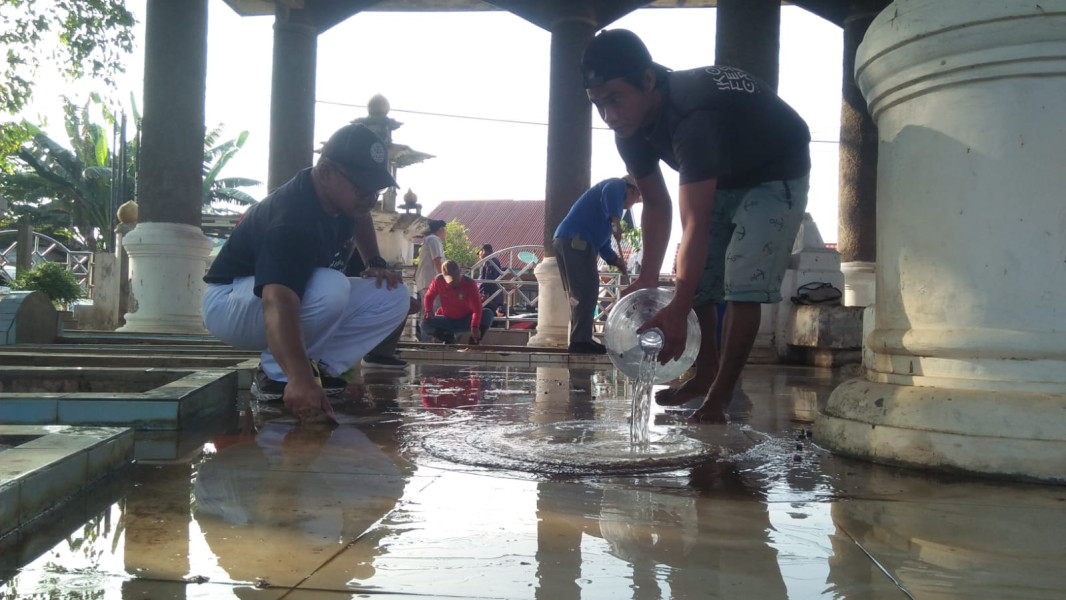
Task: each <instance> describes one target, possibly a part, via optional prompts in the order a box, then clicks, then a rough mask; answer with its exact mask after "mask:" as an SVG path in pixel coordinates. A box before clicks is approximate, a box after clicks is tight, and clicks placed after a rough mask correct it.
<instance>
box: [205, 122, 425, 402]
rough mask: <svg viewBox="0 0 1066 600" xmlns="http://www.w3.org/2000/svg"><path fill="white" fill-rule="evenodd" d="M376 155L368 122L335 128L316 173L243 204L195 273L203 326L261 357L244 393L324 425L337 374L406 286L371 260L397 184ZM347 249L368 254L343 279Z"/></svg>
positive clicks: (387, 328)
mask: <svg viewBox="0 0 1066 600" xmlns="http://www.w3.org/2000/svg"><path fill="white" fill-rule="evenodd" d="M386 158H387V156H386V150H385V146H384V144H382V142H381V140H380V139H378V137H377V136H376V135H374V133H373V132H371V131H370V130H369V129H367V128H366V127H364V126H362V125H348V126H346V127H343V128H341V129H339V130H338V131H337V132H336V133H334V134H333V135H332V136H331V137H330V139H329V141H327V142H326V144H325V146H323V148H322V154H321V158H320V159H319V160H318V163H316V164H315V166H314V167H312V168H309V169H304V170H303V171H300V172H299V173H297V174H296V176H295V177H293V178H292V179H291V180H289V181H288V182H287V183H285V184H284V185H282V186H281V187H279V188H278V189H277V190H274V191H273V192H272V193H271V194H270V195H269V196H267V197H266V199H264V200H263V201H262V202H259V203H258V204H256V205H255V206H253V207H251V208H250V209H248V212H246V213H245V214H244V217H242V218H241V221H240V222H239V223H238V224H237V227H236V228H234V230H233V233H232V235H230V238H229V240H227V241H226V244H225V245H224V246H223V247H222V250H221V251H220V252H219V254H218V257H217V258H215V260H214V262H213V263H212V264H211V268H210V269H209V270H208V272H207V275H206V276H205V277H204V281H205V282H207V284H208V286H207V290H206V292H205V293H204V299H203V313H204V324H205V325H206V326H207V329H208V330H210V331H211V333H213V334H215V335H216V336H218V337H219V339H221V340H222V341H224V342H226V343H227V344H230V345H232V346H234V347H237V348H247V349H253V350H261V351H262V355H261V361H260V365H259V368H258V369H257V370H256V375H255V378H254V380H253V383H252V393H253V395H255V396H256V398H258V399H260V400H278V399H281V400H283V401H284V403H285V407H286V408H287V409H288V410H290V411H291V412H292V413H293V414H295V415H297V416H298V417H300V418H301V419H316V418H322V417H323V416H325V417H328V418H333V409H332V408H331V407H330V404H329V400H327V394H334V393H340V392H341V391H343V389H344V387H345V385H346V382H345V381H344V380H343V379H339V378H338V377H337V376H338V375H340V374H342V373H344V372H345V371H347V370H348V369H349V368H351V367H352V366H353V365H354V364H356V363H357V362H359V360H360V359H361V358H362V357H363V355H365V354H366V353H367V352H368V351H369V350H370V349H371V348H373V347H374V346H376V345H377V344H378V343H379V342H381V341H382V340H383V339H384V338H385V337H386V336H387V335H388V334H389V333H390V332H392V331H393V330H395V329H396V328H397V326H398V325H399V324H400V322H401V321H402V320H403V319H404V317H405V316H406V315H407V310H408V307H409V305H410V302H409V294H408V291H407V288H406V287H405V286H404V285H403V284H402V283H401V281H400V275H399V273H396V272H393V271H390V270H389V269H388V268H387V267H388V265H387V264H386V263H385V261H384V259H382V258H381V256H380V255H379V253H378V244H377V236H376V234H375V232H374V222H373V220H372V218H371V216H370V209H371V208H372V207H373V206H374V204H375V203H377V198H378V193H379V192H380V191H381V190H382V189H384V188H387V187H390V186H395V185H396V181H395V180H394V179H393V178H392V176H391V175H390V174H389V172H388V170H387V168H386ZM356 249H358V251H359V253H360V255H361V256H369V257H371V258H370V260H368V261H367V263H368V265H367V267H368V268H367V269H365V270H364V271H363V274H362V278H349V277H346V276H345V274H344V272H343V270H344V267H345V264H346V263H347V261H348V258H349V256H350V255H351V254H352V252H353V251H354V250H356ZM382 283H385V284H386V285H384V286H383V285H382Z"/></svg>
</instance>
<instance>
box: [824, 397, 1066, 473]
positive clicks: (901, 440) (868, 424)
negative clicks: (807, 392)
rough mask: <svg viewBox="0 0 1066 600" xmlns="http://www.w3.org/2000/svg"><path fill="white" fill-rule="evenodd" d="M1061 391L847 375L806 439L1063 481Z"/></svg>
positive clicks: (870, 454) (906, 460)
mask: <svg viewBox="0 0 1066 600" xmlns="http://www.w3.org/2000/svg"><path fill="white" fill-rule="evenodd" d="M1064 431H1066V394H1062V393H1057V394H1047V393H1038V392H1022V391H997V392H996V393H994V394H990V393H988V392H987V391H983V390H962V389H953V388H938V387H914V386H907V385H893V384H888V383H874V382H871V381H867V380H865V379H853V380H851V381H848V382H846V383H844V384H843V385H841V386H840V387H838V388H837V389H836V390H834V391H833V393H832V395H831V396H830V397H829V400H828V402H827V404H826V407H825V409H824V412H823V414H821V415H819V417H818V419H817V420H816V421H815V425H814V440H815V442H816V443H818V444H819V445H821V446H823V447H825V448H827V449H829V450H832V451H833V452H838V453H840V454H844V455H848V456H853V457H856V458H861V459H865V460H870V461H874V462H883V463H889V464H898V465H904V466H916V467H925V468H934V469H943V470H958V471H965V472H969V473H976V474H981V475H991V476H997V477H1008V478H1012V479H1023V480H1035V481H1043V482H1049V483H1066V437H1064V436H1063V434H1062V432H1064Z"/></svg>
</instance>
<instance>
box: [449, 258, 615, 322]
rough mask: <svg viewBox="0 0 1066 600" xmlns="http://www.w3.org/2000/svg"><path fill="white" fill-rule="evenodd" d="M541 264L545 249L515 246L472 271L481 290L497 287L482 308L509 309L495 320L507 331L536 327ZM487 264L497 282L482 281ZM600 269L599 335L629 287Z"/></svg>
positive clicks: (492, 280) (474, 267)
mask: <svg viewBox="0 0 1066 600" xmlns="http://www.w3.org/2000/svg"><path fill="white" fill-rule="evenodd" d="M494 258H495V259H497V260H498V261H499V266H497V265H496V262H495V261H493V260H492V259H494ZM542 260H544V248H543V247H541V246H513V247H511V248H504V249H503V250H497V251H496V252H493V253H492V254H490V255H489V256H486V257H485V258H484V259H482V260H480V261H478V262H476V263H475V264H474V266H472V267H471V268H470V272H469V274H470V278H471V279H473V280H474V281H476V282H477V283H478V285H479V286H480V285H481V284H483V283H484V284H490V285H491V284H495V285H496V288H495V289H493V290H491V291H490V293H489V295H488V297H486V298H484V299H483V305H484V306H495V305H496V304H502V305H503V306H504V307H506V313H505V315H504V316H497V317H496V319H497V321H502V322H503V323H504V327H505V328H507V329H513V328H516V326H518V327H521V325H520V324H524V323H530V322H532V326H534V327H535V326H536V320H537V304H538V300H539V298H538V289H537V280H536V278H535V277H534V276H533V269H534V267H536V266H537V264H538V263H539V262H540V261H542ZM486 263H490V264H491V265H492V266H490V267H489V269H490V273H488V274H489V275H496V277H495V278H488V277H486V278H482V277H481V267H482V266H483V265H485V264H486ZM599 265H600V269H601V270H600V273H599V275H600V292H599V306H598V307H597V310H596V321H595V327H596V329H597V330H598V331H600V330H602V328H603V324H604V323H605V322H606V321H607V312H608V310H609V309H610V308H611V306H613V305H614V303H615V302H616V301H617V300H618V295H619V293H620V292H621V291H622V290H623V289H625V287H626V286H627V285H629V284H628V282H627V281H623V278H622V275H621V273H618V272H616V271H605V270H603V269H604V267H605V265H604V263H603V261H602V260H600V261H599ZM490 289H491V288H490Z"/></svg>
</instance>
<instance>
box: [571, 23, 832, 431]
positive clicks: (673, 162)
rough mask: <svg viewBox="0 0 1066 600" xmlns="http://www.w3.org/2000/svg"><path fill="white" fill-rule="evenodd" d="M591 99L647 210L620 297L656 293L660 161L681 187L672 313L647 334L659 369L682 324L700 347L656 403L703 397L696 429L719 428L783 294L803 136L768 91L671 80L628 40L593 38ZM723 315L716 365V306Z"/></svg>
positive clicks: (712, 71) (803, 202)
mask: <svg viewBox="0 0 1066 600" xmlns="http://www.w3.org/2000/svg"><path fill="white" fill-rule="evenodd" d="M581 72H582V76H583V78H584V84H585V89H586V91H587V94H588V97H589V100H591V101H592V103H593V104H594V105H595V106H596V109H597V110H598V111H599V113H600V116H601V117H602V118H603V120H604V122H606V123H607V126H608V127H610V128H611V129H612V130H613V131H614V132H615V136H616V138H615V139H616V144H617V146H618V153H619V154H620V155H621V157H622V160H623V161H624V162H625V164H626V168H627V170H628V171H629V173H630V174H632V175H633V176H634V177H635V178H636V180H637V187H638V188H639V189H640V192H641V195H642V196H643V197H644V211H643V213H642V217H641V230H642V234H643V241H644V269H643V270H642V271H641V273H640V276H639V277H638V278H637V281H636V282H635V283H634V284H633V285H632V286H630V287H629V288H627V289H626V290H625V291H624V292H623V293H628V292H631V291H635V290H638V289H642V288H649V287H656V286H657V285H658V279H659V271H660V268H661V267H662V262H663V257H664V255H665V253H666V246H667V242H668V240H669V238H670V224H671V212H672V204H671V200H670V194H669V192H668V191H667V189H666V184H665V182H664V180H663V176H662V172H661V171H660V169H659V161H660V160H661V161H664V162H666V164H668V165H669V166H670V167H672V168H674V169H676V170H677V171H678V172H679V175H680V190H679V196H678V206H679V208H680V213H681V228H682V237H681V244H680V248H679V250H678V255H677V288H676V291H675V294H674V299H673V301H671V302H670V304H669V305H667V306H666V307H665V308H663V309H662V310H661V311H660V312H659V313H658V314H656V315H655V316H654V317H652V318H651V319H650V320H649V321H648V322H647V323H645V324H644V329H649V328H652V327H657V328H659V329H661V330H662V331H663V334H664V336H665V344H664V346H663V350H662V351H661V352H660V353H659V360H660V361H662V362H664V363H665V362H666V361H668V360H671V359H675V358H677V357H679V356H680V355H681V353H682V352H683V351H684V347H685V338H686V333H685V318H686V315H687V314H688V311H689V310H690V309H695V311H696V315H697V316H698V317H699V321H700V331H701V335H702V341H701V347H700V354H699V357H698V358H697V359H696V374H695V375H694V376H693V377H692V378H691V379H689V380H688V381H686V382H685V383H684V384H682V385H681V386H680V387H679V388H676V389H669V390H663V391H662V392H660V393H659V394H657V395H656V401H657V402H658V403H659V404H663V405H680V404H684V403H686V402H688V401H689V400H690V399H693V398H697V397H703V404H702V405H701V406H700V407H699V409H697V410H696V412H695V413H694V414H693V419H694V420H695V421H722V420H723V419H724V412H725V408H726V406H727V405H728V404H729V400H730V399H731V398H732V395H733V388H734V387H735V386H736V383H737V380H738V379H739V377H740V373H741V370H742V369H743V368H744V364H745V362H746V361H747V358H748V354H749V353H750V352H751V347H752V344H753V343H754V341H755V335H756V333H757V332H758V330H759V320H760V313H761V310H762V309H761V306H760V304H765V303H774V302H778V301H780V300H781V293H780V287H781V281H782V278H783V277H784V273H785V270H786V269H787V268H788V263H789V258H790V256H791V251H792V245H793V243H794V241H795V238H796V233H797V231H798V230H799V225H800V223H801V222H802V220H803V215H804V211H805V209H806V206H807V190H808V187H809V176H810V166H811V165H810V150H809V145H810V132H809V131H808V129H807V125H806V123H804V121H803V119H802V118H800V116H799V115H798V114H797V113H796V111H794V110H793V109H792V108H791V107H789V106H788V105H787V104H786V103H785V102H784V101H782V100H781V99H780V98H779V97H778V96H777V95H776V94H775V93H774V92H773V91H772V90H771V89H769V88H768V87H767V86H766V84H765V83H763V82H761V81H759V80H758V79H756V78H755V77H753V76H751V75H749V74H748V73H745V72H744V71H741V70H740V69H735V68H732V67H719V66H713V67H705V68H700V69H691V70H687V71H671V70H669V69H667V68H666V67H663V66H661V65H658V64H656V63H654V62H652V59H651V54H650V53H649V52H648V49H647V48H646V47H645V46H644V43H643V42H642V41H641V40H640V38H638V37H637V36H636V35H635V34H633V33H632V32H630V31H626V30H624V29H615V30H610V31H602V32H600V33H599V34H598V35H597V36H596V37H595V38H594V39H593V40H592V41H591V42H589V44H588V46H587V47H586V48H585V52H584V54H583V56H582V59H581ZM722 301H725V302H727V309H726V313H725V321H724V327H723V338H722V348H721V352H720V353H719V349H718V343H717V339H716V336H715V329H716V326H717V311H716V304H717V303H719V302H722Z"/></svg>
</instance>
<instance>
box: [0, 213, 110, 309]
mask: <svg viewBox="0 0 1066 600" xmlns="http://www.w3.org/2000/svg"><path fill="white" fill-rule="evenodd" d="M8 236H15V240H14V241H12V242H11V243H5V242H3V241H0V269H4V268H6V267H8V266H14V265H15V263H16V261H17V257H18V252H19V248H18V230H16V229H6V230H4V231H0V240H4V239H5V238H6V237H8ZM32 256H33V258H32V259H31V261H32V264H33V265H34V266H36V265H38V264H40V263H42V262H57V263H61V264H63V265H65V266H66V268H67V270H68V271H70V272H71V273H73V274H74V279H75V280H77V282H78V285H80V286H81V289H82V291H83V292H84V293H85V297H86V298H89V299H91V298H92V297H93V253H92V252H89V251H81V250H70V249H69V248H67V247H66V246H64V245H63V244H62V243H60V242H59V241H58V240H55V239H52V238H50V237H48V236H47V235H44V234H43V233H37V232H36V231H35V232H34V233H33V249H32Z"/></svg>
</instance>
